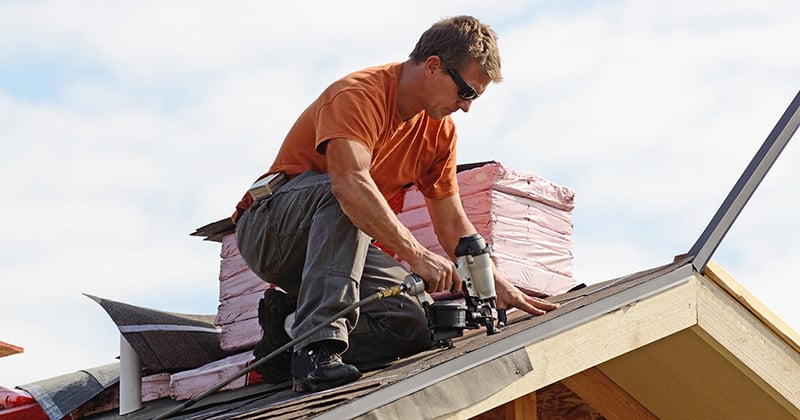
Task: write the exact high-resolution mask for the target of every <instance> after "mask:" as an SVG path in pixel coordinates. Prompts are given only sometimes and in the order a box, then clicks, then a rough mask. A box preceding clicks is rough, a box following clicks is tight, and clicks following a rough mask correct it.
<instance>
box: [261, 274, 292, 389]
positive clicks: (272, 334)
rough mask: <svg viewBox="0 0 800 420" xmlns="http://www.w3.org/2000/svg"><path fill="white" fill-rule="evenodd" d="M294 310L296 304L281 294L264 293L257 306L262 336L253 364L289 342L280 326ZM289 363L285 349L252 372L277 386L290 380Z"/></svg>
mask: <svg viewBox="0 0 800 420" xmlns="http://www.w3.org/2000/svg"><path fill="white" fill-rule="evenodd" d="M296 307H297V300H296V299H295V298H293V297H291V296H289V295H287V294H286V293H283V292H281V291H280V290H276V289H273V288H269V289H267V290H266V291H265V292H264V297H263V298H262V299H261V300H260V301H259V302H258V323H259V324H260V325H261V331H262V334H261V341H259V342H258V343H257V344H256V348H255V349H254V350H253V356H255V360H259V359H261V358H262V357H264V356H266V355H268V354H270V353H272V352H273V351H275V350H277V349H279V348H280V347H281V346H283V345H285V344H286V343H288V342H289V341H291V339H290V338H289V335H288V334H286V330H285V329H284V328H283V322H284V320H285V319H286V316H287V315H289V314H291V313H292V312H294V310H295V308H296ZM291 362H292V349H291V348H288V349H287V350H286V351H284V352H282V353H281V354H279V355H278V356H276V357H274V358H273V359H271V360H269V361H268V362H266V363H264V364H262V365H261V366H258V367H257V368H255V369H254V370H255V371H256V372H257V373H258V374H259V375H261V377H262V378H264V381H265V382H267V383H271V384H278V383H281V382H285V381H288V380H289V378H291V376H292V375H291V368H290V366H291Z"/></svg>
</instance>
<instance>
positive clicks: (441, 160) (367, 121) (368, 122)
mask: <svg viewBox="0 0 800 420" xmlns="http://www.w3.org/2000/svg"><path fill="white" fill-rule="evenodd" d="M401 68H402V64H401V63H391V64H386V65H383V66H378V67H370V68H367V69H364V70H360V71H357V72H354V73H351V74H349V75H347V76H345V77H344V78H342V79H339V80H337V81H336V82H334V83H333V84H331V85H330V86H329V87H328V88H327V89H325V91H323V92H322V94H321V95H320V96H319V97H318V98H317V99H316V100H315V101H314V102H312V103H311V105H309V106H308V108H306V110H305V111H303V113H302V114H301V115H300V117H299V118H298V119H297V121H296V122H295V124H294V126H292V128H291V130H289V133H288V134H287V135H286V139H285V140H284V142H283V144H282V145H281V148H280V150H279V151H278V155H277V157H276V158H275V162H273V164H272V166H271V167H270V169H269V171H268V172H267V173H266V174H264V175H262V176H261V177H259V179H260V178H262V177H264V176H266V175H267V174H270V173H274V172H285V173H286V174H287V175H289V176H290V177H292V176H295V175H298V174H300V173H302V172H305V171H307V170H313V171H316V172H323V173H324V172H327V163H326V160H325V155H324V150H322V149H324V148H323V147H320V146H321V145H322V144H323V143H325V142H326V141H327V140H330V139H332V138H339V137H341V138H347V139H351V140H355V141H357V142H359V143H361V144H363V145H364V146H365V147H366V148H367V149H369V150H370V151H371V152H372V164H371V166H370V175H371V176H372V179H373V180H374V181H375V184H376V185H377V186H378V189H379V190H380V192H381V194H383V196H384V198H385V199H386V200H389V199H390V198H391V197H393V196H394V195H395V194H397V193H399V192H400V191H401V190H402V189H403V187H404V186H405V185H408V184H410V183H412V182H413V183H414V184H415V185H416V186H417V188H418V189H419V190H420V192H422V194H423V195H424V196H426V197H428V198H432V199H437V198H445V197H449V196H451V195H453V194H456V193H458V182H457V180H456V129H455V124H454V123H453V120H452V119H451V118H450V116H446V117H444V118H443V119H441V120H439V121H437V120H434V119H432V118H430V116H428V114H427V113H426V112H424V111H422V112H420V113H418V114H417V115H414V116H413V117H411V118H410V119H408V120H406V121H403V120H401V118H400V114H399V113H398V112H397V104H396V102H397V101H396V99H397V85H398V80H399V77H400V70H401ZM252 202H253V199H252V197H250V194H249V193H246V194H245V195H244V197H243V198H242V200H241V201H240V202H239V203H238V204H237V206H236V209H237V211H236V213H234V215H233V220H234V221H236V219H238V216H239V215H240V214H241V212H243V211H244V210H246V209H247V208H248V207H250V205H251V204H252Z"/></svg>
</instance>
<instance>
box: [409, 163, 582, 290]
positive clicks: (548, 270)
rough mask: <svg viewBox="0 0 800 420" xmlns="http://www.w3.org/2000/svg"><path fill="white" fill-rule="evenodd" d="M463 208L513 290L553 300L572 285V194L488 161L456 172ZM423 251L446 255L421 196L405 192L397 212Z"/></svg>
mask: <svg viewBox="0 0 800 420" xmlns="http://www.w3.org/2000/svg"><path fill="white" fill-rule="evenodd" d="M458 185H459V190H460V191H459V193H460V195H461V200H462V202H463V203H464V209H465V211H466V213H467V216H468V217H469V219H470V221H471V222H472V224H473V225H474V226H475V228H476V229H477V230H478V233H480V234H481V236H483V238H484V239H485V240H486V242H487V243H489V244H490V245H491V247H492V259H493V260H494V262H495V264H496V265H497V267H498V269H499V270H500V271H501V272H502V273H503V274H504V275H505V276H506V278H508V280H509V281H511V282H512V283H514V284H516V285H517V286H518V287H520V288H523V289H527V290H529V291H531V292H534V293H536V294H541V295H547V296H552V295H556V294H559V293H563V292H566V291H567V290H569V289H571V288H572V287H574V286H575V284H576V282H575V280H574V278H573V276H572V258H573V255H572V209H573V207H574V198H575V193H574V191H573V190H571V189H569V188H567V187H564V186H560V185H556V184H554V183H552V182H550V181H547V180H545V179H544V178H542V177H540V176H538V175H536V174H532V173H526V172H520V171H514V170H509V169H506V168H504V167H503V166H502V165H501V164H499V163H495V162H491V163H487V164H484V165H482V166H478V167H475V168H472V169H467V170H463V171H460V172H459V173H458ZM398 217H399V218H400V221H402V222H403V224H404V225H406V226H407V227H408V228H409V229H411V232H412V233H413V234H414V236H415V237H416V238H417V240H418V241H419V242H420V243H421V244H422V245H424V246H425V247H426V248H428V249H430V250H432V251H434V252H437V253H439V254H440V255H446V253H445V252H444V250H443V249H442V247H441V246H440V245H439V242H438V240H437V239H436V235H435V233H434V232H433V227H432V225H431V221H430V217H429V216H428V211H427V209H426V208H425V201H424V198H423V196H422V194H421V193H420V192H419V191H418V190H417V189H416V188H415V187H411V188H409V189H408V190H407V191H406V193H405V197H403V205H402V210H401V211H400V212H399V213H398Z"/></svg>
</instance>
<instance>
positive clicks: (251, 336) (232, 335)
mask: <svg viewBox="0 0 800 420" xmlns="http://www.w3.org/2000/svg"><path fill="white" fill-rule="evenodd" d="M220 330H221V331H220V338H219V345H220V347H221V348H222V349H223V350H225V351H239V350H246V349H252V348H253V347H255V346H256V343H258V340H260V339H261V326H260V325H258V318H247V319H243V320H241V321H237V322H234V323H232V324H227V325H223V326H221V327H220Z"/></svg>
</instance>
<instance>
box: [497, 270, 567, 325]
mask: <svg viewBox="0 0 800 420" xmlns="http://www.w3.org/2000/svg"><path fill="white" fill-rule="evenodd" d="M494 284H495V291H496V292H497V309H508V308H517V309H521V310H523V311H525V312H527V313H529V314H531V315H544V314H545V313H547V312H548V311H552V310H553V309H556V308H558V306H559V305H558V304H557V303H551V302H548V301H546V300H544V299H540V298H537V297H533V296H529V295H527V294H525V293H524V292H523V291H522V290H520V289H519V288H518V287H517V286H514V285H513V284H511V283H510V282H509V281H508V280H506V279H505V278H503V277H500V276H498V275H497V271H496V270H495V278H494Z"/></svg>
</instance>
